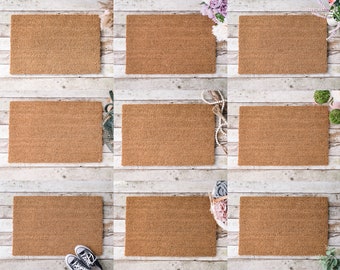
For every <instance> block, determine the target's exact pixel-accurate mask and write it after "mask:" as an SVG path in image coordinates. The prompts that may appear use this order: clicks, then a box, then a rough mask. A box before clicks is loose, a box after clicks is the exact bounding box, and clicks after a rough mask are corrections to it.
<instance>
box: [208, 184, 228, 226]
mask: <svg viewBox="0 0 340 270" xmlns="http://www.w3.org/2000/svg"><path fill="white" fill-rule="evenodd" d="M227 195H228V184H227V182H226V181H223V180H219V181H217V183H216V185H215V187H214V190H213V192H212V196H209V197H210V212H211V213H212V214H213V216H214V219H215V221H216V223H217V224H218V225H219V226H220V227H221V228H222V229H224V230H227V220H228V218H227V212H228V200H227V198H228V197H227Z"/></svg>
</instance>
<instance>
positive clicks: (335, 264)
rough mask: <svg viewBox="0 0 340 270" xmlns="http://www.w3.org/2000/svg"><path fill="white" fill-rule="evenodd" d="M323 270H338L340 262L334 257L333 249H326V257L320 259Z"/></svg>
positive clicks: (339, 269)
mask: <svg viewBox="0 0 340 270" xmlns="http://www.w3.org/2000/svg"><path fill="white" fill-rule="evenodd" d="M320 263H321V266H322V269H323V270H340V260H339V259H337V257H336V255H335V248H328V249H327V251H326V256H321V257H320Z"/></svg>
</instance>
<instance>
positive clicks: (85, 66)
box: [10, 15, 100, 74]
mask: <svg viewBox="0 0 340 270" xmlns="http://www.w3.org/2000/svg"><path fill="white" fill-rule="evenodd" d="M10 72H11V74H88V73H100V20H99V16H98V15H12V17H11V70H10Z"/></svg>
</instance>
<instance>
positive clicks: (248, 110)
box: [238, 106, 329, 166]
mask: <svg viewBox="0 0 340 270" xmlns="http://www.w3.org/2000/svg"><path fill="white" fill-rule="evenodd" d="M328 128H329V121H328V108H327V107H324V106H292V107H287V106H277V107H276V106H258V107H240V125H239V152H238V164H239V165H255V166H307V165H328V137H329V135H328V134H329V133H328Z"/></svg>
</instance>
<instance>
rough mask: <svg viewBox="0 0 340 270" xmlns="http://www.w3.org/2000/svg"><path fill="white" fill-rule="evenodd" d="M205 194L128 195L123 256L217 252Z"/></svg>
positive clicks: (175, 255)
mask: <svg viewBox="0 0 340 270" xmlns="http://www.w3.org/2000/svg"><path fill="white" fill-rule="evenodd" d="M209 207H210V202H209V198H208V197H127V200H126V236H125V255H126V256H166V257H188V256H190V257H206V256H209V257H211V256H215V255H216V223H215V221H214V219H213V217H212V215H211V213H210V211H209Z"/></svg>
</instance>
